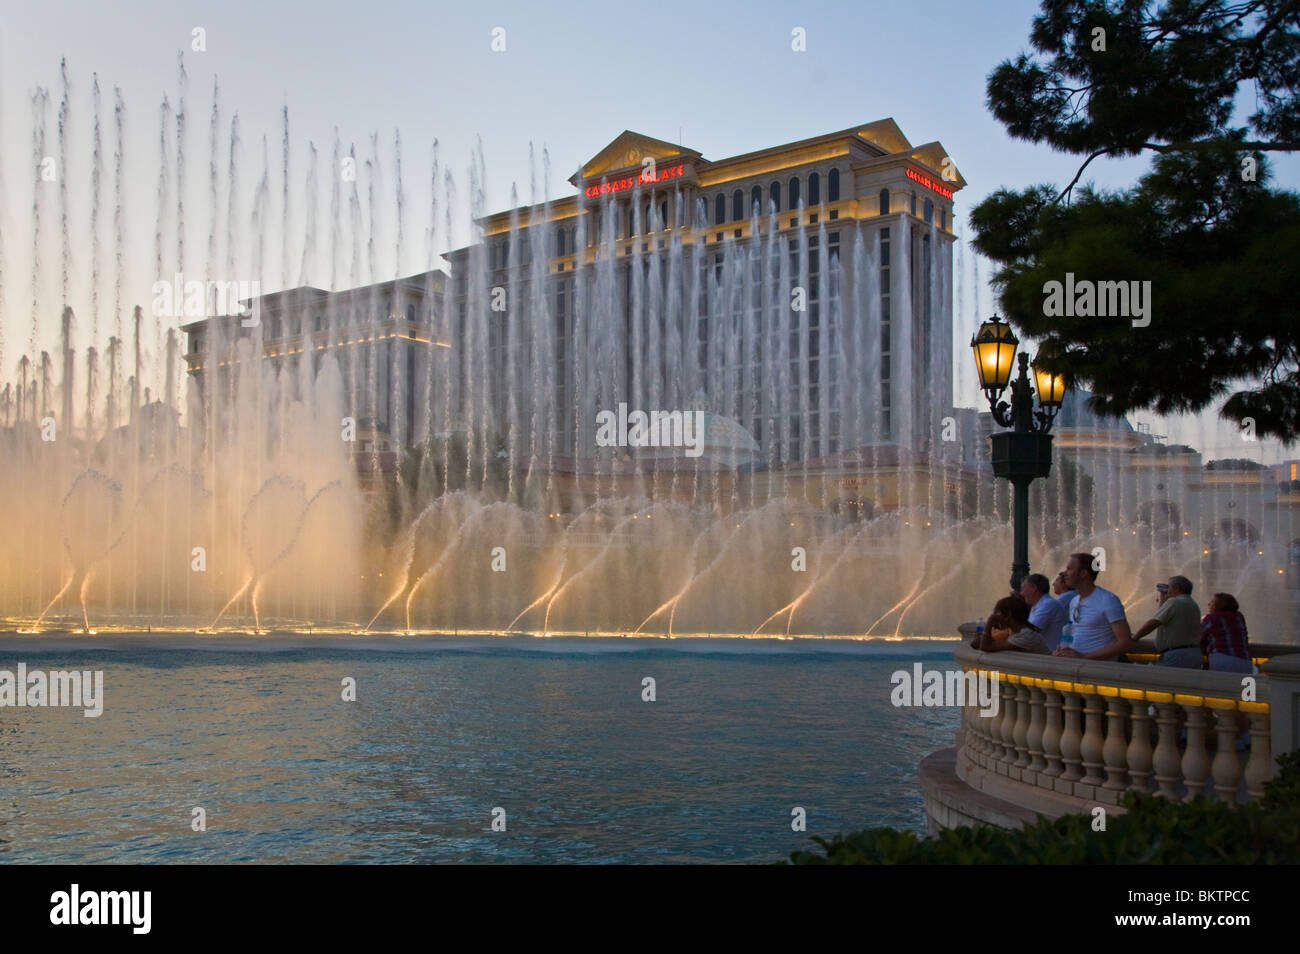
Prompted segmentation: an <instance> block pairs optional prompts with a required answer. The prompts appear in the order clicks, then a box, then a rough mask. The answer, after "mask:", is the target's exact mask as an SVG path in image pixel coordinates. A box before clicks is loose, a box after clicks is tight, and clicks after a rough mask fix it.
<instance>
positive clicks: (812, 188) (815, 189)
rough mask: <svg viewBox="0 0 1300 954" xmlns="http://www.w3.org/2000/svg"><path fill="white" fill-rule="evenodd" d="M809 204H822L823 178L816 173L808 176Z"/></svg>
mask: <svg viewBox="0 0 1300 954" xmlns="http://www.w3.org/2000/svg"><path fill="white" fill-rule="evenodd" d="M808 204H809V205H821V204H822V177H821V176H819V175H818V174H817V173H815V172H812V173H809V174H808Z"/></svg>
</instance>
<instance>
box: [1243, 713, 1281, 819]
mask: <svg viewBox="0 0 1300 954" xmlns="http://www.w3.org/2000/svg"><path fill="white" fill-rule="evenodd" d="M1240 705H1245V706H1250V707H1251V708H1250V709H1248V710H1247V714H1248V715H1249V716H1250V760H1249V761H1248V762H1247V763H1246V791H1247V792H1249V793H1250V797H1251V798H1252V799H1260V798H1263V797H1264V783H1265V782H1267V781H1269V780H1270V779H1271V778H1272V777H1273V753H1272V741H1271V740H1270V739H1269V732H1270V731H1271V730H1270V727H1269V711H1268V706H1267V705H1265V704H1263V703H1259V702H1247V703H1240ZM1255 706H1258V707H1259V708H1254V707H1255Z"/></svg>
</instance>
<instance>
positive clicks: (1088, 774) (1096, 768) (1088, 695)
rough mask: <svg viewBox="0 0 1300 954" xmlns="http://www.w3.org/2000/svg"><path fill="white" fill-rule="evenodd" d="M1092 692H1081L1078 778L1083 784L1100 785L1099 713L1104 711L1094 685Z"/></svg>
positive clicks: (1101, 779)
mask: <svg viewBox="0 0 1300 954" xmlns="http://www.w3.org/2000/svg"><path fill="white" fill-rule="evenodd" d="M1090 688H1092V689H1093V691H1092V692H1084V693H1083V714H1084V725H1083V743H1082V744H1081V745H1080V746H1079V756H1080V758H1082V760H1083V768H1084V776H1083V778H1081V779H1079V781H1080V782H1082V783H1083V784H1084V785H1100V784H1101V783H1102V782H1104V781H1105V776H1103V775H1102V771H1101V770H1102V766H1103V762H1102V747H1103V745H1104V744H1105V736H1104V735H1102V731H1101V724H1102V723H1101V714H1102V713H1103V712H1105V711H1106V709H1105V706H1104V704H1103V703H1102V701H1101V696H1099V695H1097V693H1096V687H1095V686H1094V687H1090Z"/></svg>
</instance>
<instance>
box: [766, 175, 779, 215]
mask: <svg viewBox="0 0 1300 954" xmlns="http://www.w3.org/2000/svg"><path fill="white" fill-rule="evenodd" d="M767 197H768V201H770V202H771V203H772V211H773V212H780V211H781V183H779V182H773V183H772V184H771V185H770V186H768V187H767Z"/></svg>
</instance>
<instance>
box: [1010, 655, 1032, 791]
mask: <svg viewBox="0 0 1300 954" xmlns="http://www.w3.org/2000/svg"><path fill="white" fill-rule="evenodd" d="M1012 740H1013V741H1014V742H1015V745H1016V761H1015V763H1014V764H1015V766H1016V768H1025V767H1026V766H1027V765H1029V686H1028V685H1026V682H1025V678H1024V677H1023V676H1022V677H1021V682H1020V685H1019V686H1017V687H1016V728H1015V731H1014V732H1013V733H1012Z"/></svg>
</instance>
